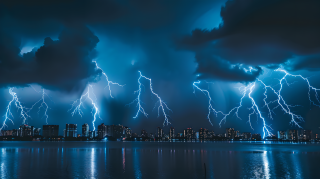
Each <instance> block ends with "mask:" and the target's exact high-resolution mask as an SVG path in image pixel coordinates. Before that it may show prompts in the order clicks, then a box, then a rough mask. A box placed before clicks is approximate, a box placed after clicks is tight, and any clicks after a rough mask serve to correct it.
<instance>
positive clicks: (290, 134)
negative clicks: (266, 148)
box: [287, 129, 299, 141]
mask: <svg viewBox="0 0 320 179" xmlns="http://www.w3.org/2000/svg"><path fill="white" fill-rule="evenodd" d="M298 136H299V135H298V130H296V129H290V130H287V139H288V140H294V141H297V140H298Z"/></svg>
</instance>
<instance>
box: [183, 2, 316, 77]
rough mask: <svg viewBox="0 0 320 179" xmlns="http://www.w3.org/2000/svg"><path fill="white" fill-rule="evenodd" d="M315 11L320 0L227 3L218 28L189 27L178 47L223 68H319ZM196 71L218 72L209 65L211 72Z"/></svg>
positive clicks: (210, 74)
mask: <svg viewBox="0 0 320 179" xmlns="http://www.w3.org/2000/svg"><path fill="white" fill-rule="evenodd" d="M319 9H320V2H319V1H314V0H307V1H301V0H280V1H279V0H263V1H255V0H249V1H241V0H234V1H228V2H226V4H225V6H224V7H222V8H221V12H220V15H221V18H222V20H223V22H222V23H221V24H220V26H219V27H218V28H214V29H211V30H208V29H194V30H193V31H192V33H191V35H186V36H184V37H183V38H181V39H180V40H179V41H178V43H177V46H178V47H179V48H182V49H187V50H191V51H193V52H195V53H196V54H197V55H196V58H197V62H198V63H199V66H202V64H201V63H204V59H205V60H206V61H208V62H206V63H208V64H211V63H216V62H217V60H216V59H217V58H219V59H223V60H225V61H227V62H228V63H224V66H225V67H224V68H225V69H231V66H232V65H234V64H243V65H248V66H265V67H273V68H275V67H279V66H282V67H284V68H286V69H287V70H301V69H305V70H313V69H319V67H320V63H319V61H320V59H319V54H320V34H319V32H320V20H319V19H320V11H319ZM203 49H206V56H207V57H206V58H204V54H203V52H202V51H203ZM199 53H201V55H199ZM211 56H216V58H210V57H211ZM200 57H201V59H199V58H200ZM311 64H312V65H311ZM203 69H204V70H205V71H202V70H203ZM227 72H228V71H226V73H227ZM239 72H240V73H242V72H241V71H239ZM197 73H205V74H207V76H215V77H219V76H220V75H219V73H220V71H219V70H218V71H217V70H215V69H214V68H213V69H212V70H211V71H209V70H207V69H206V68H198V71H197ZM230 73H231V74H232V73H233V71H230ZM240 75H241V74H240ZM236 78H237V76H235V79H234V80H237V79H236ZM252 79H254V78H251V80H252ZM248 80H249V79H248Z"/></svg>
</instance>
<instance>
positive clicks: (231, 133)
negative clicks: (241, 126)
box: [226, 128, 236, 139]
mask: <svg viewBox="0 0 320 179" xmlns="http://www.w3.org/2000/svg"><path fill="white" fill-rule="evenodd" d="M235 136H236V132H235V131H234V128H226V137H227V138H229V139H234V137H235Z"/></svg>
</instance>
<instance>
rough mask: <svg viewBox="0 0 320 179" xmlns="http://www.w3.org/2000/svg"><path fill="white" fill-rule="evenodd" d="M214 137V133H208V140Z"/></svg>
mask: <svg viewBox="0 0 320 179" xmlns="http://www.w3.org/2000/svg"><path fill="white" fill-rule="evenodd" d="M214 136H215V134H214V131H210V132H209V131H208V135H207V138H208V139H212V138H213V137H214Z"/></svg>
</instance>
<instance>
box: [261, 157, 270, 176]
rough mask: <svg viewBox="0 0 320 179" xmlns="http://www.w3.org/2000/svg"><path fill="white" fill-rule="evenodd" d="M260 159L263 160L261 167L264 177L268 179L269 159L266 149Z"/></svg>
mask: <svg viewBox="0 0 320 179" xmlns="http://www.w3.org/2000/svg"><path fill="white" fill-rule="evenodd" d="M262 160H263V167H264V168H263V169H264V178H266V179H269V178H270V168H269V161H268V156H267V151H264V152H263V154H262Z"/></svg>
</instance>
